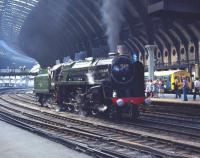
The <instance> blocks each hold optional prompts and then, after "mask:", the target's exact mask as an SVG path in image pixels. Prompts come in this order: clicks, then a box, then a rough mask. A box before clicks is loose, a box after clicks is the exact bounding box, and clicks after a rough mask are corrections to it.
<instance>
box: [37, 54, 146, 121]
mask: <svg viewBox="0 0 200 158" xmlns="http://www.w3.org/2000/svg"><path fill="white" fill-rule="evenodd" d="M34 91H35V93H36V95H37V96H38V98H39V101H40V103H41V104H45V103H46V102H49V100H51V101H52V100H53V101H54V102H56V103H57V104H58V105H59V106H61V107H62V108H64V109H66V110H67V111H70V112H80V111H84V112H87V114H91V115H98V114H103V115H108V116H109V117H110V118H113V119H114V118H120V117H122V115H128V116H129V117H130V118H132V119H137V118H138V116H139V106H140V105H141V104H142V103H143V102H144V99H145V97H144V96H145V95H144V67H143V64H142V63H140V62H139V61H136V62H132V60H130V58H129V57H128V56H126V55H117V56H110V57H108V58H106V59H103V58H99V59H93V58H88V59H85V60H80V61H70V62H68V63H63V64H59V65H55V66H54V67H53V68H52V69H51V70H49V71H48V72H46V74H44V73H43V74H39V75H38V76H37V77H35V90H34Z"/></svg>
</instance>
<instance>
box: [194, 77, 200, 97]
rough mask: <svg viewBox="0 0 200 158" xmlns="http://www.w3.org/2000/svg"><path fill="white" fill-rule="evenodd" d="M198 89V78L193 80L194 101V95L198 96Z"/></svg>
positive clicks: (199, 83)
mask: <svg viewBox="0 0 200 158" xmlns="http://www.w3.org/2000/svg"><path fill="white" fill-rule="evenodd" d="M199 89H200V81H199V79H198V78H196V79H195V81H194V95H193V100H196V95H197V94H199Z"/></svg>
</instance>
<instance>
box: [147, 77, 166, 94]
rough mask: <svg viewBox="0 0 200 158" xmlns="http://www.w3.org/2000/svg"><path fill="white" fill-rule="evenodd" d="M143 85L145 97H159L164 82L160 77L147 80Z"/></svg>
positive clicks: (162, 90)
mask: <svg viewBox="0 0 200 158" xmlns="http://www.w3.org/2000/svg"><path fill="white" fill-rule="evenodd" d="M145 87H146V88H145V92H146V96H147V97H160V94H161V93H163V92H164V82H163V81H162V80H161V79H157V80H147V81H146V85H145Z"/></svg>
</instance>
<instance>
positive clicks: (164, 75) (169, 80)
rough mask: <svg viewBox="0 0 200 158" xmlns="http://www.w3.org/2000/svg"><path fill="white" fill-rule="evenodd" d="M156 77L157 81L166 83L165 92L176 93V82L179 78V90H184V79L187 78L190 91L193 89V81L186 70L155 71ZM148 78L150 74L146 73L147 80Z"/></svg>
mask: <svg viewBox="0 0 200 158" xmlns="http://www.w3.org/2000/svg"><path fill="white" fill-rule="evenodd" d="M154 76H155V78H156V79H161V80H163V81H164V88H165V91H174V82H175V79H176V78H177V79H178V81H179V89H181V88H182V84H183V83H182V77H183V76H184V77H186V78H187V80H188V83H189V89H190V90H191V89H192V79H191V75H190V73H189V72H187V71H184V70H169V71H155V72H154ZM147 78H148V72H145V79H147Z"/></svg>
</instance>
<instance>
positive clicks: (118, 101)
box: [116, 99, 125, 107]
mask: <svg viewBox="0 0 200 158" xmlns="http://www.w3.org/2000/svg"><path fill="white" fill-rule="evenodd" d="M116 103H117V105H118V106H119V107H121V106H123V105H124V104H125V102H124V101H123V100H122V99H117V101H116Z"/></svg>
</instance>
